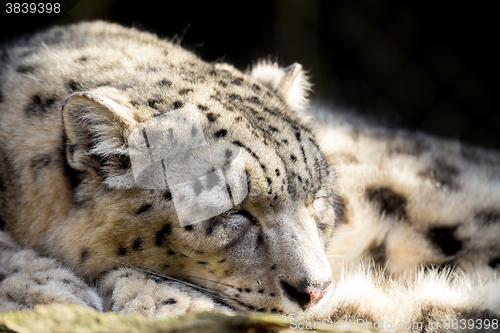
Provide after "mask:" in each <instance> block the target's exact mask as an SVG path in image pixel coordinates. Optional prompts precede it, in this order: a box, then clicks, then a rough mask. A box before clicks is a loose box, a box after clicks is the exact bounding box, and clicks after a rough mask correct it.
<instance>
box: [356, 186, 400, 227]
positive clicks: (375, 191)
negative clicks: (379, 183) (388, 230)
mask: <svg viewBox="0 0 500 333" xmlns="http://www.w3.org/2000/svg"><path fill="white" fill-rule="evenodd" d="M365 195H366V198H367V199H368V200H369V201H371V202H372V203H374V204H375V205H376V206H377V207H378V209H379V211H380V214H384V213H385V214H386V215H391V216H394V217H396V218H398V219H401V220H403V219H406V217H407V214H406V204H407V201H408V200H407V199H406V197H404V196H403V195H401V194H399V193H397V192H395V191H394V190H392V189H390V188H389V187H371V188H368V189H367V190H366V194H365Z"/></svg>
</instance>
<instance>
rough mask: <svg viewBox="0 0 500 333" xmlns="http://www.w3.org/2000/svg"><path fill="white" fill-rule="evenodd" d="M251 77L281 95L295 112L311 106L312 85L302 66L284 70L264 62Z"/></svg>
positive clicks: (255, 68)
mask: <svg viewBox="0 0 500 333" xmlns="http://www.w3.org/2000/svg"><path fill="white" fill-rule="evenodd" d="M250 75H251V76H252V77H253V78H254V79H256V80H257V81H260V82H261V83H262V84H264V85H266V86H268V87H269V88H271V89H273V90H274V91H276V92H277V93H279V94H281V95H282V96H283V98H284V99H285V101H286V103H287V104H288V105H289V106H290V107H291V108H292V109H293V110H295V111H298V112H303V111H305V110H306V109H307V107H308V106H309V100H308V98H307V96H308V94H309V91H310V90H311V83H310V82H309V81H308V79H307V76H306V74H305V72H304V70H303V69H302V66H301V65H300V64H298V63H295V64H293V65H291V66H288V67H286V68H282V67H279V66H278V64H277V63H272V62H267V61H262V62H259V63H258V64H257V65H255V66H254V67H253V68H252V70H251V72H250Z"/></svg>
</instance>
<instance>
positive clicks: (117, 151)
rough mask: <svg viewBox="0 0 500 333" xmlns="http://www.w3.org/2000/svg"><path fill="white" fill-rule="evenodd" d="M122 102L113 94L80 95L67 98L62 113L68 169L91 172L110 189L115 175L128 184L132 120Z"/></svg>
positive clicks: (91, 93)
mask: <svg viewBox="0 0 500 333" xmlns="http://www.w3.org/2000/svg"><path fill="white" fill-rule="evenodd" d="M122 102H124V101H122V100H121V96H119V94H117V95H116V96H115V94H113V92H111V93H110V92H107V91H99V92H82V93H76V94H73V95H71V96H70V97H69V98H68V99H67V100H66V102H65V104H64V106H63V110H62V118H63V125H64V134H65V140H66V142H65V149H66V161H67V163H68V166H69V167H71V168H72V169H75V170H77V171H80V172H85V171H90V172H95V173H97V174H99V175H101V176H102V177H103V178H104V180H105V182H106V183H109V184H107V185H109V186H111V187H114V186H112V183H113V179H114V180H116V179H117V178H116V176H121V178H120V177H118V178H119V179H120V182H122V183H123V182H125V183H127V184H128V183H129V182H130V175H128V174H129V173H131V171H130V158H129V155H128V146H127V141H126V138H127V136H128V133H130V130H131V128H133V127H135V126H134V125H135V124H136V121H135V120H134V118H133V114H132V111H131V110H130V109H129V108H128V107H126V106H125V103H122ZM126 174H127V175H126ZM115 183H116V181H115ZM123 185H125V184H123ZM129 185H131V184H129ZM127 187H128V185H127Z"/></svg>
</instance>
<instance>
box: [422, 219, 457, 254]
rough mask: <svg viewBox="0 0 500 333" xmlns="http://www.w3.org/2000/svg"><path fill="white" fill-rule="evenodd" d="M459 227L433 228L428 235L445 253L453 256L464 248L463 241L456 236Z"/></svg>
mask: <svg viewBox="0 0 500 333" xmlns="http://www.w3.org/2000/svg"><path fill="white" fill-rule="evenodd" d="M457 228H458V226H453V227H436V228H432V229H430V230H429V231H428V233H427V237H428V239H429V240H430V241H431V242H432V243H433V244H434V245H435V246H437V247H438V248H439V249H440V250H441V251H442V252H443V253H444V254H445V255H447V256H451V255H454V254H456V253H457V252H458V251H460V250H461V249H462V241H461V240H459V239H457V238H456V236H455V231H456V230H457Z"/></svg>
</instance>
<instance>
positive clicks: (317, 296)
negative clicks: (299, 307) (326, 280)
mask: <svg viewBox="0 0 500 333" xmlns="http://www.w3.org/2000/svg"><path fill="white" fill-rule="evenodd" d="M330 289H332V284H331V283H330V284H329V285H328V286H327V287H326V288H325V289H323V290H319V289H316V288H314V287H307V288H305V289H304V290H302V292H303V293H304V294H308V295H309V302H306V303H305V304H304V308H306V309H308V308H310V307H312V306H314V305H316V304H318V303H319V301H321V299H322V298H323V297H324V296H325V295H326V294H327V293H328V292H329V291H330Z"/></svg>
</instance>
